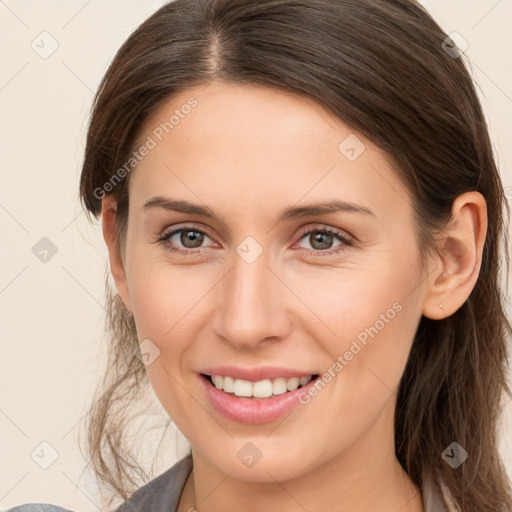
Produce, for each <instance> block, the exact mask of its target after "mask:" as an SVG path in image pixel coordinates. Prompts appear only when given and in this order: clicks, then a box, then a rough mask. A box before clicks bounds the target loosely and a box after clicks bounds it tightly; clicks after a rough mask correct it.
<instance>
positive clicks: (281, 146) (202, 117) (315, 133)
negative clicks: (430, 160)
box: [130, 83, 409, 215]
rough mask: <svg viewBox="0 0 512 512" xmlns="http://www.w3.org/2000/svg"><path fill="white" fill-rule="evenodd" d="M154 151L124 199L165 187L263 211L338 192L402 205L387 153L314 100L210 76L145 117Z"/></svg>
mask: <svg viewBox="0 0 512 512" xmlns="http://www.w3.org/2000/svg"><path fill="white" fill-rule="evenodd" d="M139 135H140V137H139V139H140V140H141V141H143V142H144V141H149V140H150V139H151V146H152V149H151V150H150V151H149V152H148V153H147V155H146V156H144V157H143V158H142V160H141V161H140V163H139V164H138V165H137V168H136V170H135V171H134V172H133V174H132V176H131V182H130V203H134V204H135V205H139V206H140V205H142V203H143V202H145V201H146V200H147V199H148V198H150V197H152V196H155V195H165V194H166V193H168V194H169V195H172V196H173V197H176V196H179V197H180V198H183V199H187V200H190V201H194V202H197V200H198V198H199V199H201V200H202V201H204V202H206V203H208V202H209V200H211V201H213V202H214V203H216V204H217V203H219V200H220V199H222V200H224V201H223V202H222V207H224V208H226V209H227V208H228V207H230V206H232V207H233V208H238V209H240V208H243V209H245V210H252V211H253V213H258V210H259V213H261V207H262V205H265V206H270V205H272V204H276V205H285V206H288V205H289V204H290V203H297V202H299V201H304V202H309V201H313V200H315V201H316V200H319V199H333V198H340V199H344V200H347V201H351V202H359V203H361V204H365V205H367V206H370V207H371V209H372V210H374V211H376V212H378V211H380V212H381V215H384V214H385V212H386V211H388V212H389V211H390V209H391V210H397V211H398V210H402V211H401V214H404V213H405V212H406V210H407V209H408V208H409V204H408V203H409V198H408V194H407V192H406V189H405V187H404V186H403V185H402V183H400V181H399V179H398V177H397V175H396V172H395V171H394V170H393V168H392V166H391V164H390V162H389V161H388V159H387V157H386V154H385V153H384V152H383V151H382V150H380V149H379V148H378V147H376V146H375V145H374V144H373V143H371V142H370V141H369V140H367V139H366V138H365V137H363V136H362V135H361V134H359V133H357V132H354V130H352V129H351V128H350V127H349V126H347V125H346V124H345V123H343V122H342V121H341V120H340V119H339V118H338V117H337V116H335V115H334V114H333V113H331V112H330V111H329V110H327V109H325V108H324V107H323V106H321V105H320V104H319V103H317V102H315V101H313V100H312V99H309V98H305V97H303V96H299V95H296V94H292V93H289V92H286V91H281V90H277V89H272V88H263V87H254V86H246V85H243V86H241V85H236V84H225V83H213V84H210V85H208V86H205V85H202V86H198V87H193V88H189V89H187V90H184V91H181V92H180V93H179V94H178V95H176V96H174V97H173V98H171V99H168V100H167V101H166V102H164V103H163V104H162V105H161V106H160V108H158V109H157V110H156V111H155V112H153V113H152V115H151V116H150V117H149V118H148V119H147V120H146V121H145V123H144V125H143V127H142V129H141V133H140V134H139Z"/></svg>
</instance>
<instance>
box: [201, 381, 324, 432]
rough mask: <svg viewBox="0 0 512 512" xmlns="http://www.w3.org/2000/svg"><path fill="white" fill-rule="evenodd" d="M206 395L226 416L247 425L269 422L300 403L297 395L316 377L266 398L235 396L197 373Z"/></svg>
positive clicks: (304, 390) (287, 412)
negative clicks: (303, 384)
mask: <svg viewBox="0 0 512 512" xmlns="http://www.w3.org/2000/svg"><path fill="white" fill-rule="evenodd" d="M199 379H200V380H201V382H202V385H203V386H204V389H205V391H206V395H207V396H208V399H209V400H210V403H211V404H212V405H213V407H214V408H215V410H216V411H217V412H219V413H220V414H222V415H223V416H225V417H226V418H228V419H230V420H232V421H236V422H238V423H245V424H247V425H261V424H264V423H271V422H272V421H276V420H278V419H280V418H281V417H283V416H285V415H286V414H289V413H290V412H291V411H292V410H293V408H294V407H297V405H299V404H301V402H299V396H300V395H301V394H302V393H304V392H306V393H307V391H308V388H309V387H310V386H312V385H313V384H314V383H315V382H316V380H317V379H314V380H313V379H312V380H310V381H309V382H308V383H307V384H306V385H305V386H302V387H300V388H297V389H296V390H295V391H287V392H286V393H283V394H282V395H277V396H272V397H268V398H247V397H236V396H235V395H233V394H230V393H226V392H225V391H222V390H221V389H217V388H216V387H215V386H214V385H213V384H212V383H211V382H210V380H209V379H208V378H206V377H204V376H202V375H199Z"/></svg>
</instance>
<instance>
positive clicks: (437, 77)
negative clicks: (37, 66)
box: [13, 0, 512, 512]
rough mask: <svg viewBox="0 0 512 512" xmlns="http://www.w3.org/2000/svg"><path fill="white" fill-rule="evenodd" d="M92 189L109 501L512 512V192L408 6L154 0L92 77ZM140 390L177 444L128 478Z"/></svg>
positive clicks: (441, 50) (97, 463)
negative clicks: (510, 426) (510, 284)
mask: <svg viewBox="0 0 512 512" xmlns="http://www.w3.org/2000/svg"><path fill="white" fill-rule="evenodd" d="M80 194H81V199H82V202H83V205H84V207H85V208H86V211H87V212H88V213H90V214H92V215H94V216H95V217H99V216H100V215H101V218H102V227H103V235H104V238H105V242H106V244H107V247H108V250H109V259H110V270H111V273H112V276H113V278H114V281H115V285H116V288H117V293H112V292H111V291H110V288H109V284H108V279H107V294H108V298H109V302H108V304H109V311H108V321H109V332H110V335H111V336H110V337H111V346H110V349H111V352H110V363H111V364H110V365H109V374H108V375H107V377H106V382H105V383H104V385H103V387H102V388H101V389H99V391H98V397H97V400H96V401H95V403H94V404H93V407H92V409H91V415H90V418H89V424H88V425H89V437H88V448H89V451H90V454H91V461H92V464H93V468H94V470H95V471H96V474H97V475H98V477H99V478H100V479H101V481H103V482H104V483H105V484H108V485H109V486H110V487H111V488H112V489H113V490H114V491H115V492H116V493H117V494H118V495H119V496H122V497H123V498H124V499H125V500H126V502H125V503H124V504H122V505H121V506H120V507H119V509H118V511H119V512H128V511H134V510H137V511H139V510H140V511H148V510H154V511H164V510H166V511H178V512H185V511H192V510H198V511H200V512H215V511H221V510H222V511H224V512H229V511H234V510H243V509H246V510H253V511H267V510H279V511H285V512H288V511H290V512H291V511H299V510H307V511H319V510H325V509H328V510H350V511H352V512H356V511H363V510H364V511H368V510H378V511H379V512H391V511H397V510H401V511H402V512H432V511H436V512H437V511H448V510H462V511H464V512H473V511H475V512H476V511H478V512H481V511H496V512H497V511H505V510H512V508H511V507H512V501H511V498H510V481H509V480H508V478H507V474H506V471H505V468H504V466H503V464H502V462H501V460H500V457H499V453H498V450H497V442H498V420H499V412H500V405H501V399H502V397H503V395H504V394H508V395H509V396H510V390H509V388H508V387H507V382H506V373H505V371H506V362H507V356H508V354H507V336H509V335H510V333H511V326H510V324H509V322H508V321H507V318H506V316H505V313H504V306H503V300H504V299H503V297H502V292H501V288H500V283H499V269H500V268H501V267H502V263H503V261H502V259H501V258H502V257H503V255H505V258H506V261H507V265H508V252H507V247H506V238H505V237H504V236H503V235H504V233H505V227H506V225H505V220H506V219H505V217H504V216H503V210H504V208H506V211H507V214H508V205H507V204H506V202H505V200H504V191H503V186H502V184H501V181H500V177H499V173H498V170H497V168H496V163H495V161H494V159H493V154H492V147H491V143H490V140H489V135H488V130H487V126H486V123H485V118H484V115H483V113H482V109H481V106H480V103H479V101H478V98H477V95H476V92H475V89H474V86H473V83H472V80H471V77H470V75H469V74H468V72H467V69H466V67H465V65H464V63H463V57H462V54H461V51H460V50H458V49H457V47H456V45H454V43H453V41H452V40H451V39H450V38H448V37H447V34H445V33H444V32H443V31H442V30H441V28H440V27H439V26H438V25H437V24H436V23H435V21H434V20H433V19H432V18H431V17H430V16H429V14H428V13H427V12H426V11H425V9H424V8H423V7H422V6H421V5H419V4H418V3H416V2H415V1H413V0H388V1H376V0H357V1H356V0H308V1H307V2H304V1H301V0H275V1H256V0H249V1H244V2H241V1H237V0H213V1H212V0H196V1H194V2H190V1H185V0H176V1H174V2H171V3H169V4H166V5H165V6H163V7H162V8H161V9H160V10H158V11H157V12H156V13H155V14H154V15H152V16H151V17H150V18H149V19H148V20H146V21H145V22H144V23H143V24H142V25H141V26H140V27H139V28H138V29H137V30H136V31H135V32H134V33H133V34H132V35H131V36H130V38H129V39H128V40H127V41H126V43H125V44H124V45H123V47H122V48H121V49H120V50H119V52H118V54H117V55H116V57H115V59H114V61H113V62H112V64H111V66H110V67H109V69H108V71H107V73H106V75H105V77H104V79H103V81H102V83H101V84H100V87H99V91H98V94H97V96H96V99H95V104H94V109H93V113H92V117H91V121H90V125H89V130H88V137H87V146H86V152H85V160H84V165H83V170H82V175H81V184H80ZM501 242H503V244H504V247H503V252H501V249H502V248H501V247H500V243H501ZM507 269H508V267H507ZM107 277H108V276H107ZM134 353H135V355H134ZM148 382H149V383H150V384H151V387H152V389H153V391H154V393H155V394H156V396H157V398H158V400H159V401H160V403H161V404H162V406H163V407H164V409H165V411H166V412H167V414H168V415H169V417H170V418H172V420H173V421H174V422H175V423H176V425H177V426H178V427H179V429H180V431H181V432H182V433H183V434H184V436H185V437H186V439H187V440H188V441H189V442H190V447H191V449H190V455H189V456H187V457H185V458H184V459H182V460H180V461H179V462H178V463H177V464H176V465H174V466H173V467H172V468H170V469H169V470H167V471H166V472H165V473H163V474H162V475H160V476H159V477H157V478H155V479H153V480H152V481H151V482H149V483H147V484H146V485H144V486H143V487H141V488H140V489H138V490H137V491H136V492H135V493H134V494H133V493H132V491H133V489H134V487H135V486H136V483H137V482H136V479H135V478H133V476H132V475H131V470H133V469H134V470H137V469H139V468H138V464H137V459H136V457H134V456H133V455H132V454H131V452H130V450H129V449H127V447H126V440H125V433H126V429H127V426H128V421H127V418H128V416H127V407H133V404H134V403H135V399H136V397H138V396H140V395H139V393H140V392H141V390H142V389H143V388H144V386H146V385H147V383H148ZM50 507H52V506H51V505H50ZM13 510H15V509H13ZM20 510H21V509H20ZM50 510H54V509H52V508H50ZM55 510H57V508H55Z"/></svg>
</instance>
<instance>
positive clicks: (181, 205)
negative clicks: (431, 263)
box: [142, 196, 376, 222]
mask: <svg viewBox="0 0 512 512" xmlns="http://www.w3.org/2000/svg"><path fill="white" fill-rule="evenodd" d="M153 208H163V209H165V210H169V211H175V212H181V213H188V214H191V215H199V216H201V217H206V218H209V219H217V216H216V215H215V213H214V212H213V211H212V210H211V209H210V208H208V207H207V206H199V205H197V204H193V203H190V202H188V201H183V200H174V199H170V198H166V197H162V196H155V197H152V198H151V199H149V200H147V201H146V202H145V203H144V204H143V205H142V209H143V210H144V211H145V212H146V211H148V210H151V209H153ZM336 212H351V213H362V214H365V215H372V216H374V217H375V216H376V215H375V213H374V212H373V211H372V210H370V209H369V208H368V207H366V206H363V205H360V204H355V203H350V202H347V201H339V200H334V201H328V202H322V203H316V204H309V205H305V206H290V207H288V208H286V209H285V210H284V211H283V212H282V213H281V215H280V217H279V219H278V221H279V222H283V221H285V220H289V219H296V218H300V217H308V216H311V215H321V214H326V213H336Z"/></svg>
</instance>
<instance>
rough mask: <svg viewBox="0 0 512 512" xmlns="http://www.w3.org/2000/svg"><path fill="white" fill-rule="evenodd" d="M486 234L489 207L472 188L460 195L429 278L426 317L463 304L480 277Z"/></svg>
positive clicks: (435, 316)
mask: <svg viewBox="0 0 512 512" xmlns="http://www.w3.org/2000/svg"><path fill="white" fill-rule="evenodd" d="M486 234H487V206H486V202H485V199H484V197H483V196H482V194H480V193H479V192H476V191H472V192H466V193H464V194H461V195H460V196H458V197H457V199H456V200H455V201H454V203H453V206H452V218H451V223H450V225H449V226H448V228H447V229H446V230H445V231H444V232H443V235H442V238H441V239H440V241H439V247H438V249H439V250H438V254H437V255H436V257H435V259H434V261H433V262H432V265H431V268H432V270H430V271H429V275H428V277H427V293H426V295H425V298H424V301H423V311H422V312H423V315H424V316H426V317H428V318H431V319H433V320H441V319H443V318H446V317H448V316H450V315H452V314H453V313H455V312H456V311H457V310H458V309H459V308H460V307H461V306H462V305H463V304H464V302H465V301H466V300H467V298H468V297H469V295H470V294H471V292H472V290H473V288H474V286H475V284H476V282H477V279H478V275H479V272H480V266H481V263H482V254H483V248H484V244H485V237H486Z"/></svg>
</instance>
